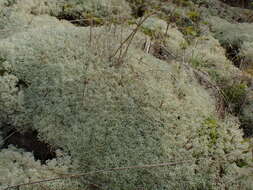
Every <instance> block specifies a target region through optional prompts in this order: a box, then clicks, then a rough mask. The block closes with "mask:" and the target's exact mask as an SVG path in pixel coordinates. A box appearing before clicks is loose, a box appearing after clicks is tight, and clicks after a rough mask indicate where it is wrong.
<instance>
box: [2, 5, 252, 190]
mask: <svg viewBox="0 0 253 190" xmlns="http://www.w3.org/2000/svg"><path fill="white" fill-rule="evenodd" d="M31 2H36V1H31ZM65 2H70V1H65ZM73 2H74V3H77V4H78V5H79V4H80V5H83V6H86V5H89V2H90V3H91V1H87V4H85V3H84V2H81V1H80V2H79V1H73ZM103 2H105V1H101V2H98V3H103ZM111 2H112V3H113V2H115V3H118V2H116V1H111ZM20 3H21V2H19V4H18V3H16V4H14V5H15V6H17V7H19V6H20V8H18V9H17V11H16V12H15V11H13V12H12V14H16V13H17V14H19V13H20V14H21V13H22V11H20V10H30V8H28V9H26V8H21V7H22V6H27V5H22V4H20ZM21 5H22V6H21ZM48 5H50V4H48ZM74 5H75V4H74ZM74 5H72V4H71V6H70V5H69V4H67V5H66V7H65V10H66V9H70V11H72V10H73V9H79V8H80V7H81V11H83V10H88V9H84V8H82V6H80V7H78V6H74ZM98 5H99V4H98ZM97 8H99V9H98V11H97V12H96V11H95V12H96V13H99V14H100V13H101V14H100V15H101V17H103V16H104V9H103V6H102V8H101V6H97ZM100 8H101V9H100ZM15 10H16V9H15ZM35 10H37V8H36V7H35V8H34V9H33V11H35ZM96 10H97V9H96ZM35 13H36V14H35V15H34V16H31V15H30V13H24V14H25V15H27V14H28V15H29V16H31V17H33V18H34V19H41V20H42V21H43V18H45V19H48V21H50V22H51V21H52V24H48V23H46V22H48V21H46V22H45V24H43V25H42V26H33V27H27V28H24V27H22V25H20V28H18V29H19V30H16V32H13V33H10V34H8V35H6V36H5V37H4V38H3V39H1V40H0V58H1V59H0V71H1V74H0V79H1V80H0V89H1V96H0V127H1V128H5V127H6V126H5V124H6V123H8V125H11V126H14V127H15V128H16V129H19V130H20V129H21V130H31V129H33V130H36V131H38V133H39V138H40V139H41V140H43V141H45V142H47V143H49V144H50V145H51V146H54V147H59V148H60V149H62V151H63V153H64V154H65V155H66V154H69V155H68V156H66V157H64V158H62V160H61V159H60V160H59V158H58V157H57V158H58V159H55V160H51V161H48V162H47V164H46V165H41V164H40V163H39V162H38V161H37V162H36V161H35V160H34V158H33V155H32V154H29V153H26V152H24V151H22V150H19V149H15V148H12V147H10V148H8V149H4V150H2V151H1V154H0V171H3V175H1V178H0V179H1V184H0V185H2V187H6V186H7V185H12V184H14V185H15V184H17V183H23V182H27V181H28V180H29V178H31V177H34V178H32V180H37V179H43V178H45V176H46V177H48V178H50V177H58V176H62V172H63V173H84V172H89V171H95V170H99V169H106V168H117V167H127V166H134V165H145V164H159V163H167V162H180V164H177V165H175V166H170V167H159V168H153V169H150V168H149V169H147V168H143V169H136V170H126V171H119V172H115V173H114V172H109V173H97V174H96V175H91V176H88V180H90V181H91V182H88V183H90V184H91V183H94V184H99V185H100V186H102V187H103V189H127V190H128V189H129V190H130V189H137V188H142V189H226V188H230V189H238V188H239V187H240V188H244V187H245V189H246V186H243V183H244V181H243V180H241V178H240V180H237V179H238V176H240V177H241V175H242V174H241V173H240V171H241V170H242V168H241V167H242V165H241V164H238V163H242V162H243V163H246V164H248V163H249V159H250V152H249V148H248V146H249V144H248V143H247V142H245V141H244V140H243V137H242V136H243V134H242V131H241V130H240V129H239V121H238V119H237V118H236V117H234V116H231V115H230V114H225V115H224V117H223V118H221V117H220V116H219V114H218V112H217V107H216V104H217V102H216V98H215V97H214V96H213V94H212V93H210V90H208V89H207V88H206V86H203V85H201V84H200V83H199V80H198V79H197V77H196V69H203V71H207V72H209V74H210V71H211V70H208V67H211V68H212V69H213V70H218V73H216V74H217V76H219V77H221V78H222V77H223V78H228V79H229V78H230V77H231V76H234V73H236V72H237V71H238V69H235V68H234V67H233V65H232V64H231V63H230V62H229V61H228V59H226V57H225V55H224V50H223V49H222V48H221V46H220V44H219V43H218V41H217V40H216V39H214V38H213V37H211V36H207V37H200V38H199V39H196V43H193V44H190V45H189V46H186V45H185V43H186V42H185V40H184V37H183V35H182V34H181V33H180V32H179V31H178V30H177V29H176V28H169V30H168V36H165V37H166V38H167V40H168V46H165V48H167V50H173V51H174V50H175V52H177V50H178V49H180V51H182V52H180V53H182V56H184V59H178V61H177V60H174V61H170V62H166V60H165V61H162V60H159V59H157V58H155V57H154V56H152V55H151V54H148V53H147V52H144V51H143V46H145V43H147V41H146V40H147V38H148V36H146V35H144V34H143V33H142V32H143V31H139V32H137V33H136V34H135V35H134V38H133V40H132V41H131V44H130V45H129V48H127V47H128V44H127V43H125V44H123V46H122V47H123V48H122V49H118V48H119V47H120V45H121V43H122V42H123V40H124V39H126V38H127V37H128V36H129V34H131V33H132V32H133V30H132V29H131V28H130V27H127V26H118V25H113V24H112V25H108V26H100V27H92V28H89V27H76V26H74V25H72V24H70V23H67V22H63V23H62V22H60V21H58V20H57V19H55V18H53V17H52V16H45V17H44V15H40V14H41V13H40V12H36V11H35ZM42 13H47V12H42ZM22 14H23V13H22ZM33 14H34V13H33ZM47 14H48V13H47ZM148 21H149V22H146V23H145V24H144V28H149V27H150V26H151V25H152V24H157V23H162V27H163V28H165V27H167V25H165V23H166V22H163V21H161V20H157V18H155V19H153V18H151V19H150V20H148ZM150 21H151V25H150ZM153 21H157V23H152V22H153ZM26 22H27V21H26ZM7 23H9V22H8V21H7ZM54 23H55V24H54ZM10 24H11V23H10ZM2 26H3V25H2ZM12 27H13V28H14V29H15V27H14V26H10V29H11V28H12ZM153 29H155V30H156V28H153ZM153 29H152V26H151V30H153ZM165 29H166V28H165ZM163 33H164V31H163ZM165 33H166V31H165ZM170 40H171V41H170ZM172 44H175V47H174V45H172ZM170 45H171V46H170ZM173 48H174V49H173ZM117 49H118V50H119V51H117ZM126 49H127V51H126ZM116 51H117V52H118V53H116V54H115V52H116ZM193 58H194V59H197V61H196V60H195V62H191V61H192V59H193ZM187 62H189V63H197V64H195V68H192V67H191V66H190V65H187V64H186V63H187ZM225 69H226V71H227V72H226V71H224V70H225ZM2 92H4V93H2ZM8 157H11V159H8ZM15 158H16V160H17V161H14V160H15ZM65 159H66V160H65ZM70 160H71V161H70ZM24 163H25V164H24ZM72 164H73V165H72ZM58 169H59V170H60V172H54V171H58ZM73 169H75V170H74V171H73ZM52 170H53V171H52ZM84 181H85V179H83V178H80V179H77V180H73V181H71V180H70V181H68V183H64V182H62V181H60V182H52V183H45V185H46V187H47V185H50V186H49V188H50V189H60V188H62V189H64V188H65V189H68V188H69V187H70V186H71V185H73V186H74V187H72V188H76V189H84V188H88V187H87V186H85V185H84ZM231 181H232V182H231ZM81 184H82V185H81ZM28 188H31V189H32V188H34V189H35V188H38V189H43V188H45V187H40V186H39V185H38V186H32V187H28Z"/></svg>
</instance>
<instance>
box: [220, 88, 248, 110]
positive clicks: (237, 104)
mask: <svg viewBox="0 0 253 190" xmlns="http://www.w3.org/2000/svg"><path fill="white" fill-rule="evenodd" d="M223 92H224V94H225V99H226V101H227V104H230V105H231V106H232V108H233V110H234V111H235V113H238V112H240V110H241V105H242V104H243V102H244V100H245V98H246V94H247V85H246V84H245V83H234V84H232V85H228V86H226V87H225V88H223Z"/></svg>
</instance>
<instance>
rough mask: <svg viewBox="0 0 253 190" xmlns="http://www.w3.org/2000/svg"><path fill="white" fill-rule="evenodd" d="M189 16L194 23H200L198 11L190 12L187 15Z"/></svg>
mask: <svg viewBox="0 0 253 190" xmlns="http://www.w3.org/2000/svg"><path fill="white" fill-rule="evenodd" d="M187 16H188V17H189V18H190V19H191V20H192V21H194V22H196V21H198V20H199V19H200V13H199V12H197V11H189V12H188V13H187Z"/></svg>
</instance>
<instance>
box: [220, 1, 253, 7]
mask: <svg viewBox="0 0 253 190" xmlns="http://www.w3.org/2000/svg"><path fill="white" fill-rule="evenodd" d="M220 1H221V2H223V3H226V4H228V5H230V6H233V7H240V8H245V9H252V8H253V6H252V3H253V1H252V0H220Z"/></svg>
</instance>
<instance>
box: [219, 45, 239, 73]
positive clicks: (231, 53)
mask: <svg viewBox="0 0 253 190" xmlns="http://www.w3.org/2000/svg"><path fill="white" fill-rule="evenodd" d="M223 47H224V48H225V50H226V57H227V58H228V59H229V60H230V61H231V62H232V63H233V64H234V66H236V67H237V68H240V67H241V64H242V63H243V60H244V59H243V57H241V56H239V53H240V47H239V46H237V45H232V44H227V45H224V46H223Z"/></svg>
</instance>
